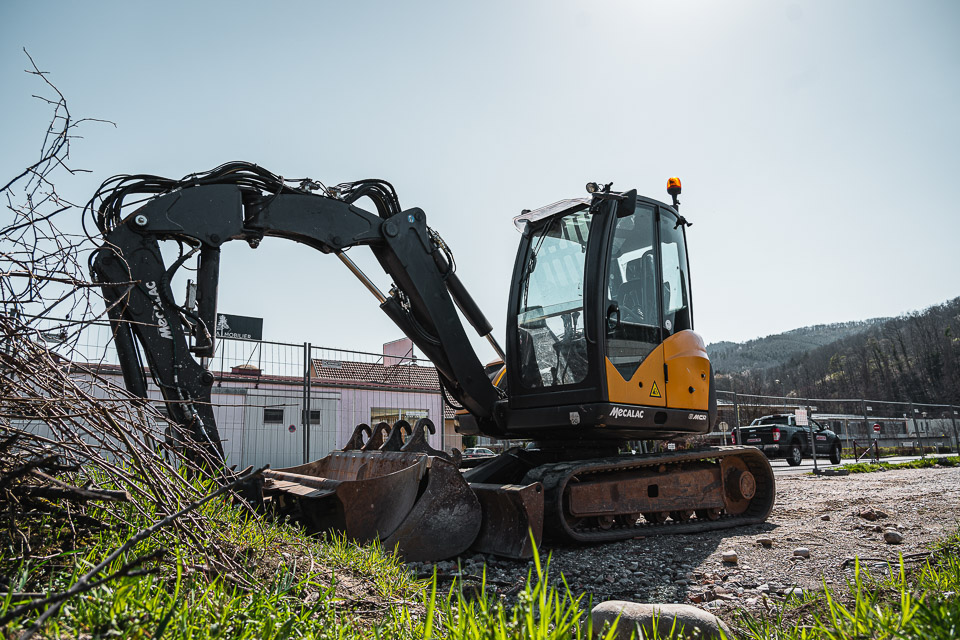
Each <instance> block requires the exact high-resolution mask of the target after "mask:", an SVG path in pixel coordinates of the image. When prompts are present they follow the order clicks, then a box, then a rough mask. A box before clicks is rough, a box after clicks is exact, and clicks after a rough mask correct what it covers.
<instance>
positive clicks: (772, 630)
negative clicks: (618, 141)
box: [0, 458, 960, 640]
mask: <svg viewBox="0 0 960 640" xmlns="http://www.w3.org/2000/svg"><path fill="white" fill-rule="evenodd" d="M952 460H953V461H954V462H953V463H954V464H956V463H957V462H960V460H958V459H956V458H954V459H952ZM939 462H940V463H942V462H943V459H940V460H939ZM141 506H142V505H141ZM204 509H205V510H207V511H208V513H209V514H216V516H217V518H216V519H215V522H216V523H217V524H216V526H219V527H221V528H222V531H221V532H220V533H221V534H222V536H221V540H223V541H224V545H223V547H224V550H225V552H227V553H231V554H234V557H237V558H242V559H243V561H244V566H245V568H246V569H247V571H248V573H249V575H252V576H254V577H255V579H256V581H255V584H252V585H251V584H249V583H245V579H244V578H243V577H240V576H235V575H231V574H229V573H224V572H222V571H219V570H218V569H217V567H216V566H210V565H211V562H210V560H209V558H208V557H207V556H204V555H202V554H198V553H197V550H196V549H195V548H193V547H192V546H191V544H190V543H189V540H187V539H186V538H184V539H183V540H181V541H180V542H179V543H176V542H175V543H171V541H170V539H169V538H168V539H165V540H164V541H163V546H164V548H165V554H164V556H163V557H162V559H161V560H159V561H158V562H156V563H153V564H151V565H150V566H149V567H146V568H147V569H149V571H146V572H144V573H142V574H135V575H129V576H125V577H120V578H117V579H115V580H112V581H110V582H109V583H107V584H104V585H102V586H100V587H97V588H96V589H94V590H92V591H89V592H87V593H85V594H83V595H81V596H78V597H75V598H73V599H71V600H70V601H68V603H67V604H66V605H65V606H64V607H63V608H62V609H61V610H60V611H59V613H58V614H57V615H56V616H54V617H52V618H51V619H50V620H49V621H48V622H47V624H46V625H45V626H44V627H43V628H42V630H41V635H42V636H43V637H49V638H79V637H84V638H161V637H162V638H177V639H180V638H183V639H208V638H209V639H213V638H266V639H269V638H330V639H337V640H353V639H355V638H356V639H359V638H371V639H374V640H379V639H381V638H398V639H402V640H405V639H407V638H409V639H411V640H413V639H424V640H426V639H431V638H449V639H453V640H508V639H524V640H541V639H543V640H546V639H550V640H553V639H556V640H560V639H567V638H570V639H574V640H586V639H588V638H592V637H594V635H595V633H594V632H595V631H597V630H594V629H593V628H592V623H591V620H590V615H589V612H590V609H591V606H592V603H591V602H590V601H589V600H586V599H585V596H584V595H583V594H575V593H573V592H572V591H571V590H570V588H569V587H568V586H567V584H566V582H565V581H564V580H563V579H562V576H561V577H560V580H559V581H557V580H554V579H551V578H550V576H549V559H546V561H545V562H541V558H540V557H539V556H536V557H535V558H534V565H533V567H532V568H531V570H530V574H529V576H528V580H527V582H526V585H525V587H524V589H523V590H522V591H521V592H520V593H519V594H518V595H517V597H516V599H515V600H511V601H510V602H509V603H508V602H506V601H504V600H502V599H500V598H499V597H498V596H496V595H494V594H493V593H492V592H490V591H488V590H487V589H486V584H485V581H486V577H485V576H484V582H483V584H481V585H479V586H476V585H466V584H463V583H459V582H457V583H454V584H453V585H452V586H450V587H449V588H441V587H440V586H439V584H438V582H437V579H436V576H434V578H433V579H432V580H426V581H420V580H416V579H415V578H414V576H413V575H412V573H410V572H409V571H407V570H406V568H405V567H404V565H403V564H402V563H401V562H400V561H399V560H398V558H396V557H395V556H394V555H393V554H391V553H389V552H387V551H385V550H384V549H382V548H380V547H379V546H378V545H376V544H373V545H365V546H360V545H357V544H354V543H352V542H349V541H347V540H345V539H344V538H342V537H336V536H332V537H325V538H311V537H309V536H306V535H304V534H303V533H302V532H301V531H300V530H299V529H297V528H296V527H293V526H291V525H288V524H285V523H268V522H264V521H263V520H262V519H260V518H258V517H255V516H253V515H252V514H250V513H249V512H245V511H243V510H240V509H237V508H234V507H232V506H230V505H229V504H228V502H227V501H226V500H215V501H213V502H211V503H209V504H208V505H206V506H205V507H204ZM113 513H114V514H115V516H114V520H113V521H111V522H108V523H107V524H108V525H110V526H109V527H107V528H105V529H102V530H100V531H99V532H97V533H95V534H91V535H92V538H90V539H88V540H86V541H85V544H84V545H83V547H82V549H79V550H67V549H61V548H58V546H57V545H58V544H59V543H56V541H57V540H58V538H57V536H56V535H55V534H56V531H55V529H56V526H60V525H57V524H56V523H53V522H50V523H46V524H45V523H42V522H41V523H40V524H38V525H37V528H38V529H39V530H41V531H44V530H49V531H50V533H51V535H50V540H52V541H54V543H53V544H51V546H50V548H49V549H47V550H46V551H48V553H46V554H45V555H44V559H43V560H39V561H34V562H33V563H32V564H31V563H25V562H21V563H18V562H16V560H15V559H7V558H2V557H0V573H2V574H3V576H4V577H5V578H6V580H7V581H8V587H7V591H8V595H6V596H5V597H0V616H3V615H5V614H6V613H7V612H8V611H10V610H11V609H12V607H14V606H15V605H16V604H17V603H18V602H21V601H22V599H20V600H18V599H17V597H15V596H12V595H9V594H10V593H16V592H36V591H43V592H51V591H58V590H63V589H65V588H67V587H68V586H69V585H71V584H73V583H74V582H75V581H76V580H77V578H78V576H80V575H82V574H83V573H84V572H86V571H87V570H88V569H89V568H90V567H91V566H94V565H96V564H97V563H98V562H100V561H101V559H102V558H104V557H106V555H107V554H109V553H110V551H111V550H112V549H115V548H116V547H117V546H118V545H119V544H122V542H123V541H124V540H126V537H127V535H128V532H130V531H136V530H137V529H139V528H141V527H143V526H145V525H146V524H149V522H150V521H151V519H152V518H155V517H156V514H151V513H150V512H149V511H143V510H140V511H138V510H136V509H134V508H132V507H131V508H130V509H129V510H128V511H127V512H122V511H121V512H117V511H114V512H113ZM211 521H213V520H211ZM160 546H161V544H160V541H158V540H155V539H147V540H144V541H142V542H141V543H140V545H139V546H138V547H137V548H136V549H134V550H133V551H132V552H131V555H130V557H133V556H134V555H142V554H144V553H148V552H150V551H153V550H156V549H158V548H159V547H160ZM35 555H40V554H35ZM958 558H960V532H958V533H957V534H955V535H954V536H952V537H951V538H950V539H948V540H945V541H943V542H942V543H941V544H940V545H939V546H938V547H937V548H936V549H935V550H934V551H933V553H932V554H931V556H930V558H929V560H928V561H927V562H926V563H925V564H923V565H922V566H921V567H919V568H913V569H910V570H908V569H907V568H906V567H905V565H904V563H903V562H902V561H901V562H900V563H899V564H898V565H895V566H893V567H892V568H891V570H890V571H889V572H888V573H884V574H883V575H881V576H880V577H874V576H872V575H871V574H870V573H869V572H868V571H867V570H866V569H865V568H864V567H861V566H860V565H859V564H857V565H855V569H854V572H853V574H852V576H851V578H850V582H849V585H848V587H847V589H843V590H837V589H831V588H828V587H827V586H826V585H824V586H823V588H822V590H819V591H814V592H807V593H805V595H804V597H803V599H802V600H789V601H787V602H786V603H783V604H782V606H780V608H779V609H778V610H776V612H775V613H770V614H768V615H760V616H757V615H750V614H747V613H741V614H738V615H737V617H736V618H735V619H734V620H731V621H730V622H732V623H733V624H734V626H735V627H737V632H738V637H740V638H747V639H750V638H753V639H757V640H759V639H761V638H764V639H766V638H773V639H778V640H780V639H782V640H801V639H804V640H821V639H822V640H847V639H849V640H854V639H860V638H880V639H888V638H889V639H891V640H893V639H899V640H913V639H920V638H924V639H926V638H956V637H960V600H958V598H957V593H960V560H958ZM123 561H124V560H123V559H119V560H118V561H117V563H116V566H117V567H119V566H120V565H121V564H122V563H123ZM771 611H772V610H771ZM34 615H36V613H35V614H34ZM33 619H34V618H32V617H29V616H25V617H22V618H18V619H14V620H12V621H10V622H8V623H7V625H6V626H5V627H2V628H0V635H3V636H4V637H12V636H15V635H16V634H17V633H18V632H19V631H20V630H21V629H24V628H27V627H29V626H30V624H32V622H33ZM614 634H615V628H612V629H606V630H604V631H603V633H602V634H600V636H599V637H601V638H603V639H605V640H609V639H610V638H612V637H614ZM670 635H671V636H673V635H675V634H670ZM648 637H650V638H657V637H659V636H658V635H657V634H656V632H654V634H653V635H652V636H648Z"/></svg>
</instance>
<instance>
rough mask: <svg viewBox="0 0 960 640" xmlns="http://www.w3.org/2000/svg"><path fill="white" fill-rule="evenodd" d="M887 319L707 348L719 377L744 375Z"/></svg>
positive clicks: (845, 324) (803, 328)
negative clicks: (735, 374) (721, 375)
mask: <svg viewBox="0 0 960 640" xmlns="http://www.w3.org/2000/svg"><path fill="white" fill-rule="evenodd" d="M887 320H889V318H875V319H873V320H861V321H858V322H839V323H835V324H818V325H815V326H812V327H802V328H800V329H794V330H792V331H787V332H786V333H778V334H776V335H773V336H767V337H765V338H757V339H755V340H750V341H749V342H717V343H715V344H711V345H708V346H707V353H708V354H709V355H710V362H712V363H713V370H714V372H715V373H718V374H728V373H746V372H749V371H758V370H761V369H769V368H770V367H775V366H777V365H783V364H786V363H787V362H789V361H790V360H791V359H792V358H796V357H798V356H800V355H802V354H804V353H807V352H808V351H811V350H813V349H816V348H817V347H822V346H825V345H828V344H832V343H834V342H836V341H837V340H841V339H843V338H848V337H850V336H854V335H857V334H860V333H863V332H864V331H866V330H867V329H869V328H870V327H874V326H877V325H878V324H882V323H884V322H886V321H887Z"/></svg>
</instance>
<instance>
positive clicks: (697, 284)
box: [0, 0, 960, 355]
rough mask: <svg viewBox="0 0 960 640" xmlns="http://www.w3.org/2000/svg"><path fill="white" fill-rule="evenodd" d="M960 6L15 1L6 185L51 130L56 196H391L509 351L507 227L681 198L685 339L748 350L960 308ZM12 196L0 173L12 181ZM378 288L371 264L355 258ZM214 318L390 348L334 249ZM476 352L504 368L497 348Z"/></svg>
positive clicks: (244, 258) (6, 46) (284, 336)
mask: <svg viewBox="0 0 960 640" xmlns="http://www.w3.org/2000/svg"><path fill="white" fill-rule="evenodd" d="M958 36H960V3H958V2H952V1H947V2H912V3H908V2H878V1H872V0H871V1H865V2H835V1H822V2H781V1H769V0H767V1H757V2H732V1H730V2H714V1H703V2H640V1H628V0H622V1H617V2H612V1H594V2H589V3H587V2H571V1H564V0H544V1H538V2H533V1H531V2H527V1H518V0H513V1H499V0H486V1H484V2H476V3H465V2H409V3H408V2H380V3H376V2H272V3H267V2H243V1H234V2H174V1H165V2H162V3H144V2H129V1H124V2H84V3H80V2H46V1H37V0H34V1H30V2H23V1H18V0H6V1H5V2H3V3H0V47H2V54H0V82H2V86H3V92H2V96H0V115H2V118H0V136H2V140H3V151H2V153H0V175H2V176H6V177H9V176H12V175H14V174H15V173H16V172H18V171H19V169H20V168H22V167H23V166H25V164H27V163H28V162H30V161H31V160H32V159H33V158H34V157H35V155H36V152H37V150H38V149H39V146H40V143H41V138H42V133H43V129H44V127H45V125H46V123H47V120H48V117H49V114H48V111H47V110H46V109H45V108H44V106H43V105H42V104H40V103H39V102H38V101H37V100H35V99H33V98H31V94H33V93H37V92H38V91H40V90H41V87H40V86H39V83H38V82H37V80H36V79H35V78H33V77H31V76H29V75H27V74H25V73H24V72H23V70H24V69H25V68H27V60H26V57H25V56H24V54H23V52H22V48H24V47H26V48H27V50H29V52H30V53H31V54H32V55H33V57H34V58H35V59H36V61H37V62H38V64H39V65H40V67H41V68H42V69H43V70H45V71H49V72H50V76H49V77H50V79H51V80H52V81H53V82H54V83H55V84H56V85H57V86H58V87H59V88H60V90H61V91H62V92H63V93H64V94H65V95H66V97H67V99H68V100H69V104H70V108H71V111H72V112H73V114H74V115H75V116H82V117H94V118H104V119H108V120H111V121H113V122H115V123H116V125H117V127H116V128H113V127H112V126H105V125H97V124H90V126H85V127H84V128H83V130H82V132H81V133H82V134H83V135H84V139H82V140H77V141H75V143H74V146H73V153H72V164H73V166H75V167H78V168H84V169H89V170H91V171H92V173H91V174H90V175H81V176H78V177H76V178H72V179H69V180H66V179H65V180H64V181H63V182H62V184H61V185H60V188H61V191H62V192H63V193H64V194H65V195H67V196H68V197H70V198H72V199H73V200H74V201H85V200H86V199H87V198H89V196H90V195H91V194H92V192H93V191H94V190H95V188H96V186H97V185H99V183H100V182H101V181H102V180H104V179H106V178H108V177H110V176H112V175H114V174H117V173H155V174H161V175H167V176H171V177H179V176H181V175H184V174H186V173H190V172H194V171H200V170H206V169H209V168H212V167H213V166H215V165H217V164H219V163H221V162H225V161H229V160H236V159H242V160H248V161H252V162H256V163H257V164H260V165H262V166H264V167H266V168H268V169H270V170H272V171H274V172H276V173H280V174H282V175H285V176H290V177H293V176H295V177H302V176H310V177H313V178H315V179H319V180H322V181H324V182H326V183H331V182H332V183H336V182H339V181H344V180H352V179H358V178H366V177H380V178H384V179H386V180H389V181H391V182H392V183H393V184H394V185H395V186H396V188H397V190H398V192H399V194H400V198H401V203H402V204H403V205H404V206H407V207H410V206H419V207H422V208H423V209H424V210H425V211H426V212H427V216H428V221H429V222H430V224H431V226H433V227H434V228H435V229H437V230H438V231H439V232H440V233H441V234H442V235H443V236H444V238H445V239H446V240H447V242H448V243H449V244H450V246H451V247H452V248H453V250H454V253H455V255H456V258H457V263H458V265H459V274H460V276H461V278H462V279H463V280H464V282H465V283H466V284H467V286H468V287H470V288H471V290H472V291H473V293H474V295H475V297H476V298H477V300H478V302H479V303H480V305H481V307H482V308H483V309H484V310H485V312H486V313H487V315H488V316H489V317H490V319H491V321H492V322H493V324H494V326H495V327H496V330H495V335H496V336H497V337H498V338H499V339H502V337H503V331H504V329H503V327H504V326H505V310H506V298H507V292H508V283H509V279H510V272H511V269H512V265H513V258H514V252H515V249H516V245H517V241H518V234H517V233H516V231H515V230H514V229H513V226H512V224H511V218H512V217H513V216H514V215H516V214H517V213H519V212H520V210H521V209H523V208H534V207H537V206H541V205H544V204H547V203H549V202H553V201H554V200H557V199H560V198H564V197H575V196H579V195H582V194H583V193H584V192H583V185H584V183H586V182H587V181H589V180H596V181H603V182H608V181H611V180H612V181H613V182H614V185H615V188H623V189H627V188H630V187H637V188H638V189H639V190H640V191H641V193H645V194H647V195H650V196H653V197H656V198H660V199H664V200H666V199H667V198H668V196H667V195H666V193H665V191H664V187H665V182H666V179H667V177H669V176H671V175H678V176H680V177H681V179H682V180H683V184H684V195H683V196H682V197H681V201H682V203H683V210H684V213H685V214H686V216H687V217H688V218H689V219H690V220H691V221H692V222H693V223H694V226H693V227H692V228H690V229H689V230H688V238H689V244H690V255H691V270H692V279H693V293H694V299H695V312H696V326H697V330H698V331H699V332H700V333H701V334H702V335H703V336H704V338H705V339H706V340H707V341H708V342H716V341H719V340H736V341H741V340H747V339H750V338H753V337H757V336H762V335H768V334H772V333H777V332H780V331H784V330H788V329H791V328H795V327H799V326H803V325H808V324H818V323H828V322H837V321H845V320H857V319H864V318H870V317H876V316H886V315H896V314H899V313H902V312H905V311H910V310H914V309H921V308H924V307H926V306H929V305H931V304H935V303H938V302H942V301H944V300H946V299H949V298H953V297H955V296H958V295H960V277H958V274H960V216H958V214H960V211H958V206H957V203H958V201H960V179H958V178H957V176H958V175H960V154H958V148H960V116H958V114H960V37H958ZM5 181H6V178H5V179H4V182H5ZM351 255H353V256H354V257H355V259H356V260H357V261H358V262H359V263H361V264H362V265H363V266H364V267H365V268H366V269H367V271H368V273H370V274H371V275H374V277H375V279H376V280H377V282H378V283H379V284H380V285H381V287H382V288H383V289H387V288H388V287H389V282H388V280H387V278H386V277H385V276H383V275H382V272H380V271H379V270H378V268H377V267H376V263H375V262H374V261H373V260H372V258H371V257H370V256H368V255H364V254H363V253H362V250H355V251H353V252H352V254H351ZM223 264H224V273H223V281H222V283H221V299H220V309H221V311H225V312H228V313H237V314H244V315H253V316H261V317H263V318H265V334H266V337H268V338H271V339H276V340H283V341H290V342H302V341H308V340H309V341H311V342H313V343H314V344H320V345H325V346H331V347H347V348H357V349H363V350H379V347H380V344H381V343H382V342H385V341H388V340H390V339H393V338H395V337H398V331H397V330H396V329H395V328H394V327H393V325H392V324H391V323H390V322H389V321H388V320H387V319H386V318H384V317H382V314H381V313H380V311H379V310H378V309H377V306H376V303H375V301H374V300H373V299H372V298H371V297H370V296H369V294H368V293H367V292H366V290H365V289H363V287H362V286H361V285H360V284H359V283H358V282H356V281H355V280H354V279H353V278H352V276H350V275H349V273H348V272H347V271H346V270H345V269H344V268H343V266H342V265H341V264H340V263H339V261H337V260H336V259H334V258H331V257H329V256H323V255H321V254H319V253H316V252H313V251H312V250H309V249H306V248H303V247H297V246H294V245H291V244H290V243H284V242H282V241H279V240H274V241H272V242H271V241H269V240H268V241H266V242H264V244H263V245H262V246H261V248H260V249H258V250H257V251H256V252H253V251H251V250H250V249H249V248H247V247H246V246H233V247H230V248H229V251H225V256H224V262H223ZM488 355H489V354H488Z"/></svg>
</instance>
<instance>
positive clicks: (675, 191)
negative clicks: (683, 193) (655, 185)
mask: <svg viewBox="0 0 960 640" xmlns="http://www.w3.org/2000/svg"><path fill="white" fill-rule="evenodd" d="M667 193H669V194H670V195H672V196H678V195H680V178H677V177H676V176H674V177H673V178H667Z"/></svg>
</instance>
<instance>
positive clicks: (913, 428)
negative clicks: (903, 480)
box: [717, 391, 960, 453]
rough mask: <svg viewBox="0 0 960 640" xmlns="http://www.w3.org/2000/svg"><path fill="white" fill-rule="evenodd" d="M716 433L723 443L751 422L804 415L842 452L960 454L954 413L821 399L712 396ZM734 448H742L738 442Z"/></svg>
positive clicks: (959, 425)
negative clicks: (833, 437)
mask: <svg viewBox="0 0 960 640" xmlns="http://www.w3.org/2000/svg"><path fill="white" fill-rule="evenodd" d="M717 402H718V413H719V419H718V421H717V432H718V433H719V434H720V437H721V438H726V437H727V436H728V435H729V434H730V433H731V432H734V431H736V430H737V429H739V428H740V427H741V426H745V425H748V424H750V422H751V421H753V420H754V419H756V418H759V417H761V416H766V415H771V414H776V413H794V412H795V411H796V410H797V409H806V410H807V411H808V415H809V416H810V417H812V418H813V419H814V420H815V421H817V422H818V423H820V424H822V425H824V426H827V427H829V428H831V429H832V430H833V431H835V432H836V433H837V435H838V436H840V440H841V442H842V443H843V446H844V448H849V449H853V448H854V446H856V447H858V448H865V447H869V446H873V444H874V442H876V443H877V445H878V446H879V447H881V448H885V449H893V450H896V451H898V452H903V453H908V452H913V453H922V452H930V451H947V450H951V451H958V450H960V433H958V429H960V407H957V406H955V405H947V404H920V403H914V402H891V401H887V400H869V399H866V398H852V399H840V400H834V399H823V398H794V397H776V396H762V395H751V394H744V393H735V392H732V391H718V392H717ZM737 442H742V440H741V439H740V438H739V437H738V438H737Z"/></svg>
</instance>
